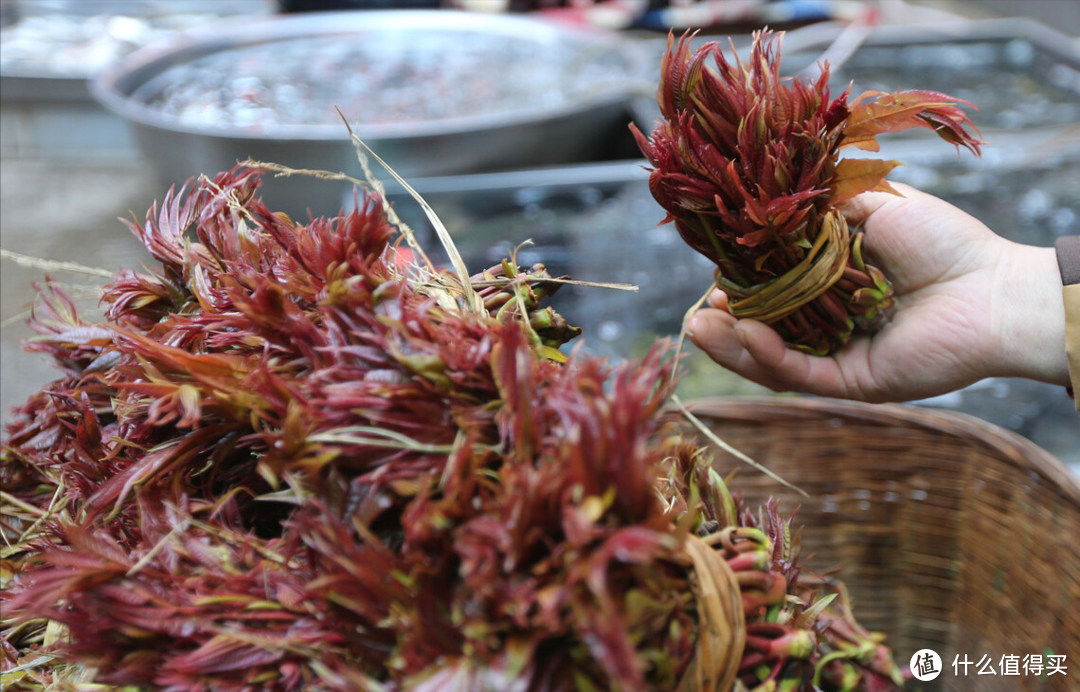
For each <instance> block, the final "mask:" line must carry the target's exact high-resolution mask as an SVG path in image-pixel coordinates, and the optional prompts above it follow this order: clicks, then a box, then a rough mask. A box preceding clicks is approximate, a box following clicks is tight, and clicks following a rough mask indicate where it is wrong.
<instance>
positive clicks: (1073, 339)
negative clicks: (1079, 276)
mask: <svg viewBox="0 0 1080 692" xmlns="http://www.w3.org/2000/svg"><path fill="white" fill-rule="evenodd" d="M1063 290H1064V292H1065V353H1066V355H1067V356H1068V358H1069V379H1070V381H1072V390H1073V395H1074V397H1075V398H1076V410H1077V411H1080V396H1078V395H1080V284H1073V285H1071V286H1066V287H1065V288H1064V289H1063Z"/></svg>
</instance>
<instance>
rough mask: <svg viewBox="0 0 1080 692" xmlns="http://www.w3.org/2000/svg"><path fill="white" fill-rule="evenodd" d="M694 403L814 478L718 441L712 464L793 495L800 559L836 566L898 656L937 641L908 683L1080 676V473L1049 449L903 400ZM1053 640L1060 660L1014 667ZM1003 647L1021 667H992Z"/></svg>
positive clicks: (1038, 685) (784, 501)
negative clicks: (924, 673)
mask: <svg viewBox="0 0 1080 692" xmlns="http://www.w3.org/2000/svg"><path fill="white" fill-rule="evenodd" d="M691 408H692V410H693V412H694V413H695V414H696V415H697V416H699V417H700V418H701V419H702V420H704V421H705V422H706V423H707V424H708V425H710V426H711V427H712V428H713V429H714V430H715V431H716V432H717V433H718V434H719V435H720V437H721V438H722V439H724V440H725V441H726V442H728V443H730V444H732V445H734V446H735V447H736V448H738V449H741V450H742V451H744V452H746V453H747V454H749V455H750V456H752V457H753V458H755V459H756V460H758V461H760V462H762V463H763V464H765V465H766V466H768V467H769V468H770V469H772V470H773V471H775V472H776V473H778V474H780V476H782V477H783V478H785V479H786V480H788V481H790V482H792V483H794V484H796V485H798V486H800V487H801V488H802V489H803V490H805V491H806V492H808V493H809V494H810V499H809V500H807V499H805V498H802V497H800V496H799V495H797V494H795V493H794V492H792V491H790V490H788V489H787V488H784V487H783V486H781V485H779V484H778V483H776V482H775V481H773V480H771V479H769V478H768V477H766V476H765V475H764V474H761V473H759V472H757V471H754V470H753V469H750V468H748V467H746V466H742V465H741V464H740V463H739V462H737V461H736V460H734V459H733V458H732V457H730V456H728V455H727V454H725V453H723V452H719V451H717V453H716V458H717V464H718V465H719V466H720V467H721V468H722V470H725V471H726V470H730V469H733V468H736V467H738V468H740V469H741V470H740V471H739V473H738V475H737V480H736V481H735V482H734V483H733V484H732V486H733V489H734V490H737V491H741V492H742V493H743V495H744V496H745V497H746V498H747V499H748V500H749V501H750V503H751V505H752V506H753V505H757V504H760V503H761V502H763V501H764V500H765V499H766V498H767V497H768V496H770V495H773V496H776V497H777V498H779V499H780V501H781V508H782V509H795V508H796V507H799V508H800V509H799V514H798V517H797V519H796V524H801V525H805V526H806V529H805V531H804V534H803V554H804V555H810V554H813V555H814V557H813V558H812V560H811V561H810V563H809V565H810V566H811V567H812V568H817V569H827V568H829V567H833V566H842V567H843V572H842V574H841V578H842V579H843V580H844V581H845V583H846V584H847V585H848V587H849V588H850V590H851V594H852V598H853V601H854V604H855V613H856V616H857V617H858V618H859V620H860V622H861V623H862V624H864V625H866V626H867V627H868V628H869V629H871V630H877V631H880V632H884V633H886V634H887V635H888V643H889V644H890V646H891V647H892V648H893V650H894V653H895V656H896V660H897V663H899V664H900V665H906V664H907V662H908V660H909V658H910V657H911V655H912V654H913V653H914V652H915V651H917V650H919V649H923V648H929V649H933V650H935V651H936V652H938V654H940V655H941V658H942V661H943V668H944V670H943V672H942V674H941V676H940V677H939V678H938V679H937V680H936V681H934V682H932V683H918V682H915V683H913V684H911V685H909V686H910V687H911V688H912V689H924V690H927V691H928V692H929V691H931V690H949V691H950V692H951V691H954V690H955V691H956V692H1020V691H1021V690H1024V691H1027V690H1030V691H1032V692H1035V691H1038V692H1075V691H1077V690H1080V481H1078V479H1077V478H1076V476H1074V475H1073V474H1072V473H1071V472H1070V471H1069V470H1068V469H1066V468H1065V467H1064V466H1063V465H1062V464H1061V462H1060V461H1058V460H1057V459H1055V458H1054V457H1052V456H1051V455H1050V454H1048V453H1047V452H1045V451H1043V450H1042V449H1040V448H1039V447H1037V446H1035V445H1033V444H1031V443H1030V442H1028V441H1027V440H1024V439H1022V438H1020V437H1018V436H1016V435H1014V434H1012V433H1009V432H1007V431H1005V430H1002V429H1000V428H997V427H996V426H993V425H990V424H988V423H985V422H983V421H980V420H978V419H975V418H972V417H969V416H964V415H961V414H955V413H946V412H938V411H928V410H923V409H918V408H913V407H908V406H900V405H891V404H888V405H869V404H857V403H852V402H839V401H832V400H823V399H814V398H773V399H722V400H701V401H698V402H696V403H695V404H694V405H693V406H692V407H691ZM1078 428H1080V425H1078ZM1078 439H1080V433H1078ZM1049 653H1054V654H1059V655H1060V654H1064V655H1065V656H1066V657H1067V658H1066V659H1065V665H1066V668H1067V672H1068V675H1067V676H1066V675H1060V674H1057V675H1053V676H1050V677H1045V678H1043V677H1036V676H1033V675H1024V669H1023V667H1022V663H1023V660H1024V657H1025V656H1026V655H1028V654H1043V655H1044V656H1045V655H1047V654H1049ZM956 655H959V656H960V661H963V660H964V656H965V655H966V656H967V658H968V659H969V660H971V661H973V662H976V663H977V662H978V661H979V660H980V659H981V658H982V657H983V656H984V655H986V656H989V657H990V658H991V659H992V662H993V663H992V666H993V670H994V671H995V672H996V675H989V674H986V675H977V674H976V666H974V665H973V666H971V667H970V668H968V674H967V675H966V676H964V675H961V676H959V677H958V676H956V675H955V674H954V670H953V666H952V663H953V660H954V657H955V656H956ZM1004 655H1015V656H1019V657H1020V663H1021V668H1020V675H1019V676H1015V677H1014V676H1003V675H1002V671H1001V669H1000V666H999V663H1000V662H1001V657H1002V656H1004ZM961 672H963V667H961ZM920 685H921V687H920Z"/></svg>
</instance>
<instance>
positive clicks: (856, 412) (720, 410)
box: [687, 396, 1080, 507]
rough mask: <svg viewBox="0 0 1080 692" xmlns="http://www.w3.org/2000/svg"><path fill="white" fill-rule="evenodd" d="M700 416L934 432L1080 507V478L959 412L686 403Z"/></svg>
mask: <svg viewBox="0 0 1080 692" xmlns="http://www.w3.org/2000/svg"><path fill="white" fill-rule="evenodd" d="M687 407H688V408H689V409H690V410H691V411H692V412H693V413H694V414H695V415H698V416H705V417H717V418H725V419H729V420H737V421H744V422H767V421H780V420H783V418H780V417H779V415H780V414H783V416H785V417H787V418H791V417H798V418H800V419H803V420H807V419H811V420H827V419H830V418H849V419H854V420H858V421H861V422H866V423H875V424H879V425H882V426H902V427H906V428H915V429H920V428H921V429H924V430H934V431H938V432H943V433H948V434H950V435H953V436H955V437H958V438H961V439H966V440H970V441H972V442H977V443H979V444H982V445H984V446H986V447H989V448H990V449H992V450H993V451H994V452H996V453H997V454H998V456H1000V457H1001V458H1002V459H1006V460H1008V462H1009V463H1011V464H1012V465H1013V466H1015V467H1016V468H1018V469H1021V470H1025V471H1034V472H1036V473H1038V474H1040V475H1041V476H1042V477H1044V478H1046V479H1048V480H1050V481H1051V482H1053V483H1054V485H1055V486H1056V487H1057V489H1058V490H1059V491H1060V492H1061V493H1062V494H1063V495H1064V496H1065V497H1066V498H1068V499H1069V501H1070V502H1072V503H1074V504H1075V505H1077V507H1080V476H1077V474H1075V473H1073V472H1072V471H1071V470H1069V468H1067V467H1066V466H1065V464H1064V462H1062V461H1061V460H1060V459H1058V458H1057V457H1055V456H1054V455H1053V454H1051V453H1050V452H1048V451H1046V450H1045V449H1043V448H1042V447H1039V446H1038V445H1036V444H1035V443H1034V442H1032V441H1030V440H1028V439H1027V438H1024V437H1021V436H1020V435H1018V434H1016V433H1014V432H1012V431H1010V430H1006V429H1005V428H1002V427H1001V426H998V425H995V424H994V423H990V422H988V421H985V420H982V419H981V418H976V417H975V416H971V415H968V414H966V413H960V412H957V411H947V410H941V409H930V408H922V407H919V406H915V405H912V404H893V403H888V404H869V403H865V402H861V401H848V400H843V399H828V398H825V397H817V396H774V397H768V396H766V397H762V396H747V397H742V396H732V397H705V398H701V399H696V400H694V401H692V402H688V403H687Z"/></svg>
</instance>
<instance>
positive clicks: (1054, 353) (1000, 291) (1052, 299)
mask: <svg viewBox="0 0 1080 692" xmlns="http://www.w3.org/2000/svg"><path fill="white" fill-rule="evenodd" d="M991 325H992V329H993V331H994V333H995V334H997V335H998V339H997V344H998V349H997V350H998V353H999V354H1000V360H999V362H998V364H997V365H998V367H997V368H995V369H996V370H998V372H995V373H994V374H996V375H1000V376H1005V377H1025V378H1028V379H1032V380H1039V381H1042V382H1049V383H1051V384H1057V385H1061V386H1067V385H1068V384H1069V366H1068V361H1067V359H1066V355H1065V305H1064V301H1063V299H1062V285H1061V274H1060V272H1059V270H1058V264H1057V257H1056V255H1055V253H1054V249H1053V248H1042V247H1033V246H1030V245H1019V244H1015V243H1010V244H1009V247H1008V248H1007V249H1006V252H1005V253H1004V256H1003V258H1002V261H1001V266H1000V268H999V271H998V273H997V275H996V276H995V282H994V299H993V301H992V306H991Z"/></svg>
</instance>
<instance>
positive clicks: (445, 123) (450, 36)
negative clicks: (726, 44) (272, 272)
mask: <svg viewBox="0 0 1080 692" xmlns="http://www.w3.org/2000/svg"><path fill="white" fill-rule="evenodd" d="M313 41H315V42H317V45H316V51H315V52H314V53H312V55H313V56H315V58H319V59H321V57H320V56H321V55H323V54H324V53H325V51H330V52H333V51H338V53H339V54H340V52H341V51H342V50H350V49H352V48H351V47H356V46H363V45H364V44H365V43H371V44H378V45H379V46H380V50H382V47H391V48H394V50H396V51H398V53H402V51H404V50H405V49H407V51H405V52H407V53H422V52H423V51H424V50H425V46H427V50H432V49H433V47H434V48H440V49H445V48H446V47H448V46H449V47H450V48H451V49H453V48H454V47H462V48H464V47H468V46H469V45H470V44H475V43H476V42H478V41H483V42H485V45H492V46H496V47H500V46H501V47H503V48H499V49H500V50H503V49H505V50H506V51H508V52H513V51H518V53H520V50H521V48H522V46H524V47H526V48H527V49H528V50H530V51H531V53H530V55H532V56H533V57H534V58H535V59H533V60H531V61H530V64H528V65H527V66H526V67H527V69H520V67H521V66H520V65H518V68H517V69H515V66H514V65H513V64H511V63H510V62H502V63H501V64H500V62H499V61H491V63H492V64H487V65H484V66H483V69H482V70H476V71H475V72H476V73H475V74H469V75H468V79H466V80H463V81H461V82H460V83H458V82H454V83H452V84H451V83H444V84H443V92H444V93H446V92H447V91H449V90H458V89H464V90H468V89H473V88H478V87H476V83H480V84H481V86H486V87H490V86H491V85H496V86H499V85H518V86H520V82H521V81H522V80H527V79H528V78H529V74H530V71H540V72H542V71H543V70H550V69H552V68H551V66H552V65H556V64H558V65H562V66H563V67H562V69H563V70H564V74H561V75H559V79H557V80H555V81H556V82H557V83H559V84H560V86H559V88H560V89H563V88H564V87H565V89H564V91H563V93H557V94H555V95H554V98H550V97H551V96H552V95H551V94H550V93H549V94H547V96H548V97H549V98H545V99H541V100H536V101H534V100H532V99H531V98H521V99H519V101H520V103H519V102H518V100H515V101H513V102H510V103H507V102H503V103H501V104H496V105H497V106H498V107H497V108H493V109H492V110H490V111H488V110H485V108H484V106H485V104H484V103H472V102H470V101H469V99H468V98H464V99H463V98H461V95H460V94H458V95H457V96H454V95H453V94H451V97H453V98H456V99H457V101H458V102H460V103H463V104H467V105H469V106H470V110H471V112H468V113H465V114H462V115H458V114H455V113H448V114H446V117H442V116H439V117H431V116H430V114H428V115H424V113H425V112H428V111H430V110H431V108H430V107H429V106H430V105H431V104H427V103H425V100H426V98H427V92H426V91H425V86H424V85H425V84H427V82H425V81H423V80H424V79H425V78H426V79H429V80H430V79H431V78H432V72H431V69H428V72H427V73H422V74H421V75H420V76H419V77H416V75H413V78H414V81H415V83H413V84H412V85H411V87H412V88H413V89H414V93H415V102H416V106H417V109H418V112H420V113H421V116H420V117H415V118H408V117H405V118H402V117H395V118H394V121H389V122H388V121H385V120H384V121H381V122H380V121H377V119H376V121H373V120H372V118H371V117H370V114H369V117H367V122H364V121H362V120H361V121H360V122H354V123H353V125H354V127H355V129H356V132H357V134H359V135H360V136H361V137H362V138H363V139H364V140H365V141H366V142H367V143H368V144H370V145H371V146H372V147H373V148H374V149H375V151H376V152H378V153H379V155H380V156H382V157H383V158H384V159H386V160H387V161H388V162H389V163H390V164H391V165H392V166H394V167H395V169H397V170H398V171H399V172H400V173H401V174H402V175H406V176H420V175H425V176H426V175H449V174H457V173H470V172H481V171H492V170H502V169H511V168H527V167H534V166H542V165H551V164H562V163H569V162H575V161H584V160H589V159H590V158H593V157H594V156H595V155H596V154H597V152H599V151H602V150H603V148H604V147H605V146H606V145H607V144H608V143H609V142H610V140H611V138H612V137H617V136H620V135H621V134H622V133H623V131H624V129H625V123H626V122H627V121H628V119H629V116H628V112H629V104H630V101H631V100H632V84H631V75H632V74H633V70H634V69H635V67H634V66H633V64H632V63H633V55H634V54H633V52H632V51H631V50H629V49H628V48H627V47H626V45H625V44H624V43H622V42H620V41H619V40H618V39H617V38H616V37H615V36H614V35H611V34H607V33H601V32H595V31H582V30H572V29H569V28H566V27H561V26H556V25H553V24H549V23H545V22H541V21H537V20H532V19H525V18H516V17H503V16H486V15H473V14H467V13H458V12H421V11H386V12H343V13H318V14H309V15H299V16H281V17H271V18H266V19H259V20H255V21H251V20H247V21H242V22H228V23H221V24H217V25H215V26H214V27H212V28H208V29H205V30H200V31H194V32H191V33H185V34H179V35H176V36H174V37H172V38H171V39H168V40H166V41H163V42H162V43H159V44H156V45H152V46H148V47H146V48H144V49H142V50H140V51H138V52H136V53H134V54H132V55H130V56H128V57H127V58H126V59H124V60H122V61H121V62H119V63H117V64H116V65H114V66H113V67H111V68H109V69H107V70H106V71H105V72H104V73H103V74H102V75H101V76H100V77H99V78H98V79H97V80H96V81H95V82H94V83H93V84H92V85H91V93H92V94H93V95H94V97H95V98H97V99H98V100H99V101H100V102H101V103H102V104H103V105H104V106H105V107H107V108H109V109H111V110H113V111H114V112H116V113H117V114H119V115H120V116H122V117H123V118H125V119H127V120H128V121H129V122H130V123H131V124H132V126H133V130H134V134H135V138H136V140H137V142H138V144H139V146H140V149H141V150H142V151H143V152H144V153H145V154H146V156H147V157H148V158H149V160H150V161H151V163H152V164H153V166H154V169H155V171H156V173H157V174H158V176H159V177H160V178H161V180H162V182H163V183H166V184H173V183H178V182H182V181H183V180H185V179H187V178H188V177H190V176H192V175H197V174H199V173H214V172H217V171H219V170H225V169H228V168H231V167H232V166H233V165H235V164H236V162H237V161H239V160H243V159H246V158H249V157H250V158H256V159H260V160H266V161H273V162H275V163H281V164H285V165H288V166H292V167H295V168H319V169H327V170H331V171H346V172H349V173H351V174H354V175H358V174H359V173H360V169H359V165H358V163H357V160H356V154H355V151H354V149H353V147H352V145H351V143H350V141H349V137H348V133H347V131H346V128H345V126H344V124H343V123H341V122H335V121H334V119H333V118H330V119H327V118H326V117H323V116H325V112H326V110H330V111H331V112H332V108H333V107H334V106H341V107H342V109H343V112H344V115H345V117H347V118H350V120H351V119H352V118H354V117H355V114H351V113H349V112H348V111H349V110H350V109H349V106H348V104H349V103H352V104H354V105H359V106H362V105H363V104H364V101H363V99H378V98H379V97H380V94H381V91H380V92H379V93H370V94H366V93H364V94H357V93H348V90H347V85H346V84H345V82H346V81H349V80H350V79H351V77H349V76H348V74H345V76H344V77H343V76H342V74H339V75H338V76H337V77H334V78H333V79H332V80H331V79H329V78H328V77H327V76H326V75H325V74H322V73H320V72H319V68H318V64H319V59H312V60H311V61H310V63H311V64H310V65H306V64H302V65H300V72H301V74H293V75H291V77H292V83H293V86H292V87H291V88H296V87H297V86H299V87H300V88H301V90H303V89H304V88H307V87H308V86H310V83H311V82H317V81H318V80H320V79H322V80H324V81H326V82H327V84H326V86H327V88H326V89H322V90H321V91H322V92H323V93H321V95H319V96H316V97H305V98H304V99H302V100H303V103H304V104H305V105H311V103H310V102H311V101H315V100H318V99H320V98H321V99H324V100H326V101H327V102H326V103H320V104H318V106H319V108H321V109H322V111H321V112H322V113H323V116H321V117H318V118H313V119H309V120H307V121H305V122H301V121H297V118H296V117H295V114H284V115H281V117H277V116H275V115H274V114H273V113H271V114H270V115H271V116H272V117H270V118H264V119H263V120H261V121H260V122H258V123H252V122H236V121H234V122H229V121H228V119H227V118H225V119H222V118H220V117H219V118H217V119H216V120H214V119H209V120H206V121H199V120H198V118H194V119H193V118H191V117H190V114H189V113H181V114H177V113H176V112H168V108H162V107H161V106H160V105H159V104H157V103H156V102H160V101H161V100H162V99H163V98H166V97H167V94H168V90H169V89H170V88H174V87H175V83H176V80H177V79H183V78H185V77H184V74H185V70H186V71H187V73H190V72H191V70H189V69H188V68H189V67H191V66H197V65H200V64H206V65H209V64H210V63H209V62H208V61H213V60H215V59H217V60H218V65H219V67H217V68H214V67H212V66H208V67H207V68H205V69H204V73H206V74H207V75H210V76H211V77H212V76H213V75H214V74H215V73H217V74H220V73H221V72H222V71H223V70H228V71H230V72H231V73H232V74H234V75H241V77H240V78H241V79H251V78H250V77H245V76H243V75H244V72H243V70H245V69H249V68H250V69H251V70H253V71H257V72H261V73H263V79H262V81H261V82H260V84H263V86H264V87H265V88H266V89H269V90H273V89H275V88H277V87H276V86H275V85H274V84H272V83H270V82H272V81H273V79H272V77H271V78H266V77H265V73H266V72H267V66H268V65H269V66H271V68H272V66H273V65H274V64H277V63H278V61H279V56H280V55H284V54H285V53H286V52H287V51H288V50H289V49H290V48H289V47H290V46H294V47H295V46H297V45H299V44H298V43H297V42H305V43H304V45H305V46H307V48H306V49H308V50H310V49H311V46H312V42H313ZM395 46H396V47H395ZM250 51H255V53H250ZM259 51H261V52H262V57H261V58H260V57H258V55H257V53H258V52H259ZM245 52H249V53H247V54H246V53H245ZM453 52H454V51H453V50H445V51H444V53H443V55H447V56H449V55H450V54H451V53H453ZM245 55H246V57H245ZM252 55H256V57H254V58H253V57H251V56H252ZM267 56H269V57H268V59H267ZM282 59H284V58H282ZM294 62H295V59H294ZM429 62H430V61H429ZM436 62H438V61H436ZM519 62H520V61H519ZM597 64H603V65H606V66H607V67H606V68H605V69H608V70H609V72H606V73H604V74H605V75H610V76H611V78H609V79H600V80H598V81H594V82H592V83H590V84H587V85H585V86H584V87H582V86H581V85H577V87H575V85H574V82H575V80H576V79H578V75H580V74H581V73H582V72H583V71H584V70H585V68H587V67H589V66H595V65H597ZM245 66H246V67H245ZM430 67H431V66H430V65H428V68H430ZM568 67H569V69H568ZM308 68H310V70H309V71H310V72H311V73H310V74H303V73H302V72H303V70H304V69H308ZM377 68H381V65H379V64H378V62H375V63H373V67H371V69H377ZM339 69H340V68H339ZM364 69H366V68H364V67H363V66H361V65H357V67H356V70H355V74H357V75H362V72H361V71H362V70H364ZM403 71H404V72H408V70H403ZM270 72H272V69H271V70H270ZM344 72H345V71H343V73H344ZM548 77H549V79H548V80H547V81H546V82H545V83H546V84H549V85H550V84H551V83H552V80H551V79H550V75H548ZM409 79H410V75H408V74H405V75H403V76H402V81H403V82H404V83H405V85H406V86H408V85H409ZM363 81H364V80H363V79H360V82H361V83H363ZM435 81H438V80H437V79H436V80H435ZM443 81H444V82H445V79H444V80H443ZM391 85H392V86H396V83H391ZM213 88H215V87H211V89H213ZM196 91H197V90H192V93H195V92H196ZM478 91H479V93H481V94H483V93H490V92H491V89H490V88H489V89H488V90H487V92H485V91H484V89H479V88H478ZM549 91H550V89H549ZM519 92H520V89H519ZM163 95H164V96H163ZM525 96H526V97H529V96H531V95H530V94H528V93H526V94H525ZM223 98H227V97H223ZM358 99H359V100H358ZM300 100H301V99H298V100H297V101H300ZM346 102H348V103H346ZM211 105H213V104H211ZM425 109H426V111H425ZM173 110H174V111H175V110H176V109H175V108H174V109H173ZM195 110H197V109H195ZM263 114H264V115H265V111H263ZM249 120H250V118H249ZM341 192H342V188H341V186H340V185H335V184H333V183H327V182H325V181H316V180H309V179H299V178H292V179H290V181H289V183H288V184H287V185H280V184H279V185H275V183H274V181H268V185H267V189H266V194H267V195H268V196H270V197H272V198H274V199H275V200H276V203H277V205H279V206H280V207H281V208H282V209H283V210H285V211H289V212H290V213H299V214H306V211H307V210H308V209H310V210H311V211H313V212H315V213H317V214H320V213H330V212H334V211H337V209H338V208H339V207H340V204H341V199H342V194H341Z"/></svg>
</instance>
